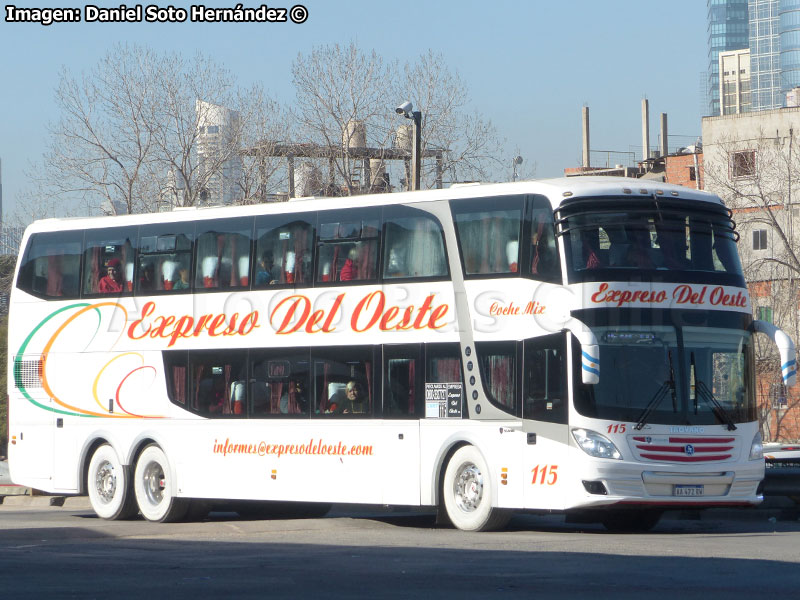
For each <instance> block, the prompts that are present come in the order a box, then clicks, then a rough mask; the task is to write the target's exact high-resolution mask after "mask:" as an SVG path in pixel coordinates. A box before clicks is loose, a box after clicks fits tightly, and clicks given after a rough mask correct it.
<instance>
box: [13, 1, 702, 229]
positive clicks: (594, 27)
mask: <svg viewBox="0 0 800 600" xmlns="http://www.w3.org/2000/svg"><path fill="white" fill-rule="evenodd" d="M293 1H299V2H303V6H305V7H306V9H307V15H308V17H307V20H306V21H305V22H304V23H300V24H297V23H292V22H286V23H253V24H245V23H193V22H190V21H189V20H188V19H187V21H186V22H183V23H144V22H141V23H85V22H81V23H56V24H52V25H50V26H46V27H45V26H42V25H39V24H33V23H29V24H28V23H13V22H6V10H5V6H6V4H4V5H3V6H4V9H3V12H2V17H1V18H0V160H2V185H3V213H4V215H10V214H12V213H13V211H14V209H15V206H16V201H17V199H18V198H20V194H21V193H22V192H23V190H24V189H25V188H26V186H28V182H27V179H26V172H30V170H31V169H32V168H35V165H36V163H37V162H38V161H40V160H41V157H42V154H43V152H44V151H45V149H46V145H47V140H48V129H47V126H48V123H52V122H55V121H56V120H57V119H58V116H59V113H58V109H57V106H56V104H55V101H54V90H55V88H56V86H57V84H58V79H59V74H60V72H61V70H62V68H65V69H67V71H69V72H70V74H72V75H79V74H80V73H81V72H84V71H87V72H88V71H90V70H91V69H92V68H93V67H94V66H95V65H96V64H97V63H98V61H99V60H100V58H101V57H102V56H103V55H105V54H106V53H107V52H108V51H110V50H112V49H113V48H114V46H115V45H116V44H118V43H129V44H138V45H141V46H145V47H148V48H152V49H154V50H156V51H172V52H178V53H181V54H183V55H185V56H187V57H190V56H192V55H194V54H195V53H196V52H198V51H200V52H202V53H203V54H205V55H207V56H209V57H211V58H213V59H214V60H215V61H216V62H217V63H218V64H220V65H221V66H223V67H225V68H227V69H229V70H230V71H232V72H233V74H234V75H236V77H237V78H238V81H239V83H241V84H242V85H244V86H247V85H250V84H252V83H259V84H261V85H262V86H263V87H264V88H265V89H266V90H267V92H268V93H270V94H271V95H272V96H273V97H275V98H276V99H278V100H280V101H282V102H285V103H287V104H289V105H290V104H291V103H292V101H293V97H294V91H293V87H292V82H291V66H292V61H293V60H294V59H295V58H296V57H297V55H298V53H304V54H305V53H308V52H310V51H311V50H312V49H313V48H314V47H316V46H324V45H329V44H334V43H339V44H344V45H347V44H349V43H350V42H354V43H356V45H357V46H359V47H360V48H361V49H362V50H365V51H371V50H375V51H376V52H377V53H378V54H380V55H382V56H383V57H384V58H385V59H387V60H393V59H399V60H401V61H403V60H405V59H408V60H411V61H413V60H414V59H416V57H418V56H419V55H421V54H424V53H426V52H427V51H428V50H433V51H434V52H436V53H440V54H441V55H442V56H443V58H444V60H445V62H446V63H447V64H448V66H449V67H450V69H451V70H453V71H455V72H458V74H459V75H460V76H461V78H462V79H463V80H464V82H465V83H466V84H467V86H468V89H469V91H470V97H471V107H470V108H471V110H473V111H475V112H476V113H478V114H480V115H481V116H482V117H484V118H485V119H488V120H490V121H491V122H492V123H493V124H494V125H495V127H496V128H497V131H498V134H499V135H500V137H501V138H502V139H505V147H506V153H507V155H508V156H507V161H508V165H509V169H508V175H506V176H509V175H510V172H511V167H510V165H511V161H512V159H513V158H514V156H516V155H520V156H521V157H522V158H523V164H522V166H521V174H523V175H525V176H528V177H530V176H535V177H537V178H542V177H558V176H560V175H562V173H563V169H564V168H566V167H572V166H578V165H580V162H581V149H582V138H581V108H582V107H583V106H588V107H589V110H590V120H591V124H590V132H591V134H590V136H591V145H592V149H593V150H613V151H621V152H629V151H636V152H637V157H640V155H641V145H642V142H641V140H642V130H641V101H642V99H643V98H647V99H648V100H649V103H650V144H651V146H653V147H654V146H656V144H657V141H658V131H659V123H660V117H659V115H660V113H667V115H668V119H669V135H670V146H671V147H672V145H674V144H676V143H677V144H680V145H688V144H691V143H693V140H694V138H696V137H698V136H699V135H700V131H701V116H702V115H703V114H704V112H703V106H704V102H703V101H704V98H703V97H702V92H701V79H702V74H703V73H705V71H706V69H707V60H708V59H707V51H708V50H707V39H706V35H707V34H706V19H707V16H706V3H705V2H704V1H703V0H669V1H665V0H664V1H661V2H656V1H653V0H603V1H598V0H560V1H555V0H546V1H545V0H495V1H494V2H492V3H489V2H477V1H473V0H438V1H437V0H427V1H424V0H422V1H420V0H405V1H404V2H399V3H390V2H382V1H380V0H371V1H369V2H367V1H362V0H290V1H288V2H284V0H276V1H275V3H274V4H273V3H269V4H268V6H270V7H274V8H286V9H291V7H292V6H294V4H293ZM86 4H87V2H83V0H76V1H75V2H51V3H44V2H42V3H36V2H33V3H31V2H16V3H14V5H15V6H17V7H26V8H47V7H56V6H59V7H70V8H80V9H81V11H83V9H84V7H85V6H86ZM95 4H96V5H99V6H108V7H117V6H119V5H120V4H121V2H97V1H96V2H95ZM154 4H157V5H158V6H161V7H166V6H169V2H164V1H161V2H154ZM147 5H148V4H147V3H145V4H144V6H147ZM172 5H173V6H176V7H188V4H186V3H180V2H173V3H172ZM235 5H236V3H235V2H231V1H226V0H210V2H208V3H207V4H205V6H206V7H214V8H230V7H233V6H235ZM244 5H245V6H260V4H259V3H257V2H244ZM127 6H128V7H132V6H135V4H134V3H133V2H129V3H128V4H127ZM403 100H405V98H387V110H388V111H391V110H393V109H394V107H395V106H397V105H398V104H400V103H401V102H402V101H403ZM410 100H411V101H412V102H413V98H411V99H410ZM673 136H674V137H673ZM679 136H685V137H679ZM598 158H599V156H598V155H593V160H595V161H596V160H597V159H598ZM604 160H605V159H604ZM612 160H613V159H612ZM502 175H503V174H501V176H502Z"/></svg>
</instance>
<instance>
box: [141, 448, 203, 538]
mask: <svg viewBox="0 0 800 600" xmlns="http://www.w3.org/2000/svg"><path fill="white" fill-rule="evenodd" d="M133 489H134V491H135V492H136V503H137V504H138V505H139V511H140V512H141V513H142V515H143V516H144V518H145V519H147V520H148V521H157V522H161V523H171V522H173V521H180V520H181V519H183V518H184V517H185V516H186V512H187V511H188V509H189V504H188V501H187V500H186V499H184V498H176V497H175V482H174V481H172V477H171V474H170V470H169V463H168V462H167V456H166V455H165V454H164V451H163V450H162V449H161V448H159V447H158V446H156V445H155V444H151V445H149V446H147V447H146V448H145V449H144V450H143V451H142V453H141V454H140V455H139V460H137V461H136V472H135V473H134V476H133Z"/></svg>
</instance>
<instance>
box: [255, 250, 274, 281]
mask: <svg viewBox="0 0 800 600" xmlns="http://www.w3.org/2000/svg"><path fill="white" fill-rule="evenodd" d="M272 268H273V258H272V252H269V251H265V252H263V253H262V254H261V258H259V259H258V265H257V266H256V285H267V284H270V283H275V279H273V277H272Z"/></svg>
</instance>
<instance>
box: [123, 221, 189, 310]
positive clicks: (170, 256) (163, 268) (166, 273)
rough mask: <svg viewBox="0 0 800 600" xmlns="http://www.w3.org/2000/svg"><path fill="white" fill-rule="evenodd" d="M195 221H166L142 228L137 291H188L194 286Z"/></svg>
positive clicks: (139, 292)
mask: <svg viewBox="0 0 800 600" xmlns="http://www.w3.org/2000/svg"><path fill="white" fill-rule="evenodd" d="M193 240H194V225H193V224H192V223H163V224H160V223H159V224H153V225H143V226H142V227H140V228H139V252H138V254H139V265H138V275H137V278H136V293H137V294H138V295H148V294H152V293H154V292H173V291H174V292H188V291H189V290H190V289H191V287H192V280H191V273H192V248H193Z"/></svg>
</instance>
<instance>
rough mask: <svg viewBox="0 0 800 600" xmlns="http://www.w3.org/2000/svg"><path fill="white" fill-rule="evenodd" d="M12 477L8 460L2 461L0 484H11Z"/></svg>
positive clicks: (0, 462) (0, 465) (0, 463)
mask: <svg viewBox="0 0 800 600" xmlns="http://www.w3.org/2000/svg"><path fill="white" fill-rule="evenodd" d="M10 483H11V477H9V476H8V461H5V460H2V461H0V485H9V484H10Z"/></svg>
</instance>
